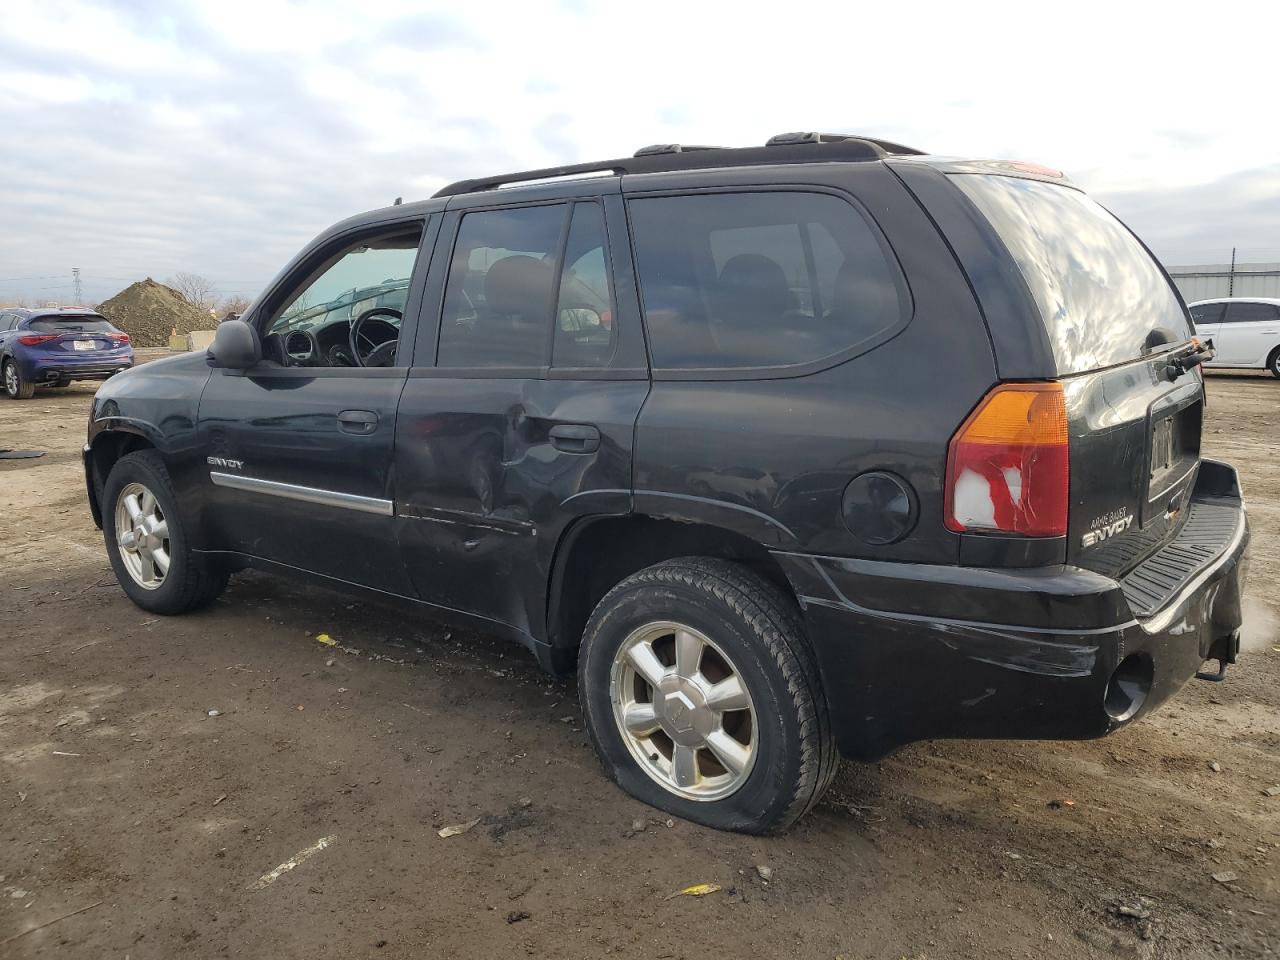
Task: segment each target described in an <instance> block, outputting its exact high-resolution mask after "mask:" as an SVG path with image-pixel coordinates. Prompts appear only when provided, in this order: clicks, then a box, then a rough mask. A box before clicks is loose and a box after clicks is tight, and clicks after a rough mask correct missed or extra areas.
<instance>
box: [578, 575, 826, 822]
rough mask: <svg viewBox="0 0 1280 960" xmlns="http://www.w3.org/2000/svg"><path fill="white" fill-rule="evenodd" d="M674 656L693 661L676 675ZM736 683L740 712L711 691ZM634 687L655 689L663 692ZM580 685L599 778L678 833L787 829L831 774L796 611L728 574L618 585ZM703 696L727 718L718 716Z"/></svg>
mask: <svg viewBox="0 0 1280 960" xmlns="http://www.w3.org/2000/svg"><path fill="white" fill-rule="evenodd" d="M664 631H665V633H664ZM666 633H669V634H671V636H670V637H667V636H666ZM650 638H656V639H650ZM678 645H685V646H683V649H686V650H689V651H696V650H699V649H700V650H701V652H700V653H695V652H690V653H688V654H686V655H685V659H686V665H684V666H683V667H682V665H681V662H680V659H679V658H678V657H677V656H676V649H677V646H678ZM699 645H700V646H699ZM645 647H647V648H648V652H647V653H646V652H645V650H644V648H645ZM628 651H631V652H630V653H628ZM708 651H709V652H710V655H709V656H708ZM649 654H653V655H654V656H655V657H656V658H657V662H655V661H654V660H651V659H649ZM688 663H696V664H697V665H698V667H697V671H693V676H694V679H693V680H687V679H682V675H689V674H690V673H691V671H690V669H689V668H688V666H687V664H688ZM645 670H647V671H648V673H645ZM662 671H665V672H662ZM735 675H736V677H737V678H738V681H739V682H740V685H741V687H742V688H745V702H746V706H745V707H741V706H738V704H740V703H742V702H743V700H744V698H742V697H738V698H736V699H732V700H730V699H728V698H726V697H724V696H721V695H718V694H713V693H712V692H711V690H712V687H713V686H714V687H715V688H716V689H717V690H721V689H722V688H724V687H725V686H726V685H727V684H728V682H729V681H731V680H732V678H733V676H735ZM645 676H661V680H660V681H659V682H660V683H661V684H662V687H661V688H659V686H657V685H655V684H654V683H651V682H649V681H648V680H646V679H644V677H645ZM578 685H579V693H580V696H581V698H582V703H583V708H584V711H585V714H586V723H587V729H588V731H589V732H590V734H591V739H592V742H593V743H594V745H595V748H596V752H597V754H598V755H599V757H600V760H601V762H602V763H603V764H604V768H605V771H606V772H607V773H608V774H609V776H610V777H611V778H612V779H613V780H614V782H616V783H617V784H618V785H619V786H620V787H622V789H623V790H625V791H627V792H628V793H630V794H631V795H632V796H633V797H636V798H637V799H639V800H642V801H644V802H645V803H647V804H649V805H651V806H654V807H657V808H658V809H660V810H664V811H666V812H668V813H672V814H675V815H676V816H679V817H682V818H684V819H685V820H691V821H693V822H695V823H700V824H703V825H705V826H708V827H715V828H716V829H720V830H736V831H739V832H742V833H771V832H777V831H780V830H784V829H785V828H786V827H788V826H790V825H791V824H792V823H794V822H795V821H796V820H797V819H798V818H800V817H801V816H803V815H804V814H805V813H806V812H807V811H808V810H809V809H810V808H812V807H813V805H814V804H815V803H817V802H818V799H819V798H820V797H821V796H822V794H823V791H825V790H826V788H827V786H828V785H829V784H830V782H831V779H832V777H833V776H834V775H835V771H836V766H837V762H838V757H837V754H836V749H835V741H834V739H833V737H832V734H831V725H830V720H829V718H828V714H827V704H826V700H825V698H824V696H823V692H822V688H821V684H820V681H819V676H818V669H817V664H816V661H815V658H814V656H813V653H812V651H811V649H810V647H809V644H808V641H807V639H806V637H805V634H804V627H803V623H802V622H801V620H800V615H799V612H798V611H797V610H796V609H795V606H794V604H793V603H792V602H791V601H790V599H789V598H787V597H786V596H785V595H784V594H783V593H782V592H781V591H779V590H778V589H777V587H775V586H774V585H773V584H771V583H769V582H768V581H766V580H764V579H763V578H761V577H758V576H756V575H755V574H754V573H752V572H751V571H749V570H748V569H746V568H745V567H742V566H740V565H739V564H735V563H729V562H727V561H723V560H713V559H709V558H699V557H692V558H683V559H678V560H669V561H666V562H664V563H660V564H657V565H655V566H652V567H648V568H646V569H644V570H641V571H639V572H638V573H635V574H633V575H631V576H630V577H627V578H626V579H625V580H623V581H622V582H621V583H619V584H618V585H617V586H615V587H614V588H613V589H612V590H610V591H609V593H608V594H607V595H606V596H605V597H604V599H603V600H601V601H600V603H599V605H598V606H597V607H596V609H595V611H594V612H593V613H592V614H591V618H590V620H589V621H588V623H587V627H586V630H585V632H584V634H583V641H582V650H581V654H580V656H579V660H578ZM703 693H707V694H708V698H707V699H706V700H703V699H702V694H703ZM646 697H647V700H646ZM713 697H714V698H715V699H716V700H717V701H718V702H723V703H725V704H729V706H728V707H727V708H726V709H725V710H724V711H723V712H720V713H718V714H717V713H716V712H715V711H714V710H713V709H712V698H713ZM708 711H710V712H708ZM659 715H660V716H659ZM744 715H745V717H746V718H747V719H745V720H744ZM623 717H627V718H628V719H631V718H634V723H632V724H631V726H632V727H633V729H634V730H636V731H639V733H638V734H634V733H628V732H626V727H627V726H628V724H627V723H624V720H623ZM645 726H648V727H651V728H654V729H652V732H648V733H646V732H645V731H644V730H642V729H641V728H642V727H645ZM686 727H692V729H685V728H686ZM708 730H710V731H711V732H710V733H708V734H707V736H706V738H705V739H704V740H702V744H701V746H697V745H694V746H691V744H696V742H697V741H698V739H699V738H700V737H702V735H703V733H704V732H706V731H708ZM726 734H727V735H728V736H730V737H731V738H732V739H733V740H734V743H732V744H730V743H728V742H727V741H726V740H725V735H726ZM646 737H648V739H645V738H646ZM678 739H679V740H682V741H683V743H681V742H677V741H678ZM677 751H681V754H680V757H679V758H678V757H677ZM690 751H692V754H693V758H694V759H693V760H692V761H690V760H689V759H688V757H689V752H690ZM721 757H724V758H725V762H723V763H722V762H721ZM744 758H746V762H745V763H744V762H743V760H744ZM735 768H738V769H737V770H736V771H735ZM681 772H683V774H684V776H683V777H681V776H680V773H681Z"/></svg>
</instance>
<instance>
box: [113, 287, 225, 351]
mask: <svg viewBox="0 0 1280 960" xmlns="http://www.w3.org/2000/svg"><path fill="white" fill-rule="evenodd" d="M98 311H99V312H100V313H101V314H102V315H103V316H104V317H106V318H107V319H108V320H110V321H111V322H112V323H114V324H115V325H116V326H117V327H119V328H120V329H121V330H123V331H124V332H125V333H127V334H128V335H129V337H130V338H131V339H132V340H133V342H134V344H135V345H136V346H139V347H163V346H167V345H168V343H169V333H170V331H171V330H173V329H175V328H176V329H177V331H178V336H185V335H186V334H188V333H190V332H191V331H192V330H211V329H213V328H214V327H215V326H217V322H216V321H215V320H214V319H213V317H211V316H209V315H208V314H207V313H205V312H203V311H202V310H200V309H199V308H197V307H193V306H192V305H191V304H189V303H187V301H186V300H184V299H183V298H182V294H180V293H178V291H177V290H175V289H173V287H166V286H165V285H164V284H163V283H156V281H154V280H152V279H151V278H150V277H147V279H145V280H139V281H138V282H137V283H132V284H130V285H129V286H127V287H125V288H124V289H123V290H121V291H120V292H119V293H117V294H116V295H115V296H114V297H112V298H111V299H110V300H107V301H105V302H104V303H102V304H100V305H99V306H98Z"/></svg>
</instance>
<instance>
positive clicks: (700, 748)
mask: <svg viewBox="0 0 1280 960" xmlns="http://www.w3.org/2000/svg"><path fill="white" fill-rule="evenodd" d="M609 698H610V701H611V702H612V704H613V716H614V720H615V721H616V722H617V725H618V731H619V733H620V734H621V735H622V739H623V742H625V743H626V745H627V749H628V750H629V751H630V752H631V755H632V757H634V758H635V760H636V762H637V763H638V764H639V765H640V768H641V769H642V770H644V771H645V773H647V774H648V775H649V776H650V777H651V778H652V779H653V780H655V781H656V782H657V783H658V784H659V785H661V786H662V787H664V788H665V789H667V790H669V791H670V792H672V793H674V794H677V795H678V796H681V797H686V798H688V799H691V800H707V801H710V800H720V799H723V798H724V797H727V796H729V795H730V794H731V793H733V792H734V791H736V790H737V789H738V788H740V787H741V786H742V785H743V784H744V783H745V782H746V780H747V777H748V776H749V775H750V773H751V768H752V766H753V765H754V764H755V759H756V754H757V749H756V717H755V708H754V706H753V705H752V703H751V695H750V693H748V691H747V687H746V684H745V683H744V682H743V679H742V676H741V675H740V673H739V672H738V670H737V668H736V667H735V666H734V664H733V662H732V661H731V660H730V659H729V657H728V656H726V654H725V652H724V650H723V649H721V648H720V647H719V646H717V645H716V644H715V643H714V642H713V641H712V640H711V639H710V638H709V637H707V636H706V635H705V634H703V633H701V632H700V631H698V630H695V629H693V628H692V627H690V626H687V625H685V624H680V623H674V622H671V621H657V622H653V623H648V624H645V625H644V626H642V627H639V628H638V629H636V630H634V631H632V633H631V634H630V635H629V636H628V637H627V638H626V640H624V641H623V643H622V645H621V646H620V647H619V648H618V652H617V655H616V656H615V658H614V662H613V668H612V671H611V674H610V681H609Z"/></svg>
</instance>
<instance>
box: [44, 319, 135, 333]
mask: <svg viewBox="0 0 1280 960" xmlns="http://www.w3.org/2000/svg"><path fill="white" fill-rule="evenodd" d="M27 326H28V327H29V328H30V329H32V330H34V331H35V332H36V333H112V332H114V331H115V329H116V328H115V327H113V326H112V325H111V324H110V323H108V322H107V321H106V320H104V319H102V317H36V319H34V320H32V321H31V322H30V323H29V324H27Z"/></svg>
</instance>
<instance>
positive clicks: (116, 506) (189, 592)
mask: <svg viewBox="0 0 1280 960" xmlns="http://www.w3.org/2000/svg"><path fill="white" fill-rule="evenodd" d="M102 504H103V508H104V509H103V514H102V532H103V536H104V538H105V540H106V544H107V553H108V555H109V556H110V558H111V568H112V570H113V571H114V572H115V575H116V580H118V581H119V583H120V586H121V588H123V590H124V592H125V593H126V594H128V596H129V599H130V600H132V601H133V602H134V603H136V604H137V605H138V606H140V607H142V609H144V610H148V611H150V612H151V613H160V614H177V613H186V612H188V611H189V610H195V609H198V608H199V607H202V606H204V605H205V604H207V603H209V602H210V601H212V600H213V599H214V598H215V597H217V596H218V594H220V593H221V592H222V591H223V589H224V588H225V587H226V585H227V574H226V573H225V572H223V571H220V570H217V569H215V568H213V567H211V566H210V565H209V563H208V561H206V560H205V559H204V558H203V557H201V556H200V555H199V554H197V553H195V552H194V551H192V550H191V548H190V540H189V538H188V536H187V531H186V530H185V529H184V528H183V525H182V519H181V516H180V514H179V512H178V497H177V494H176V493H175V492H174V489H173V483H172V481H171V480H170V478H169V471H168V470H167V469H166V468H165V465H164V461H163V460H162V459H161V458H160V456H159V455H158V454H157V453H155V452H154V451H151V450H140V451H137V452H135V453H130V454H128V455H126V456H124V457H121V458H120V459H119V460H118V461H117V462H116V464H115V466H114V467H112V468H111V473H110V474H109V475H108V476H107V482H106V484H105V486H104V487H103V498H102Z"/></svg>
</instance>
